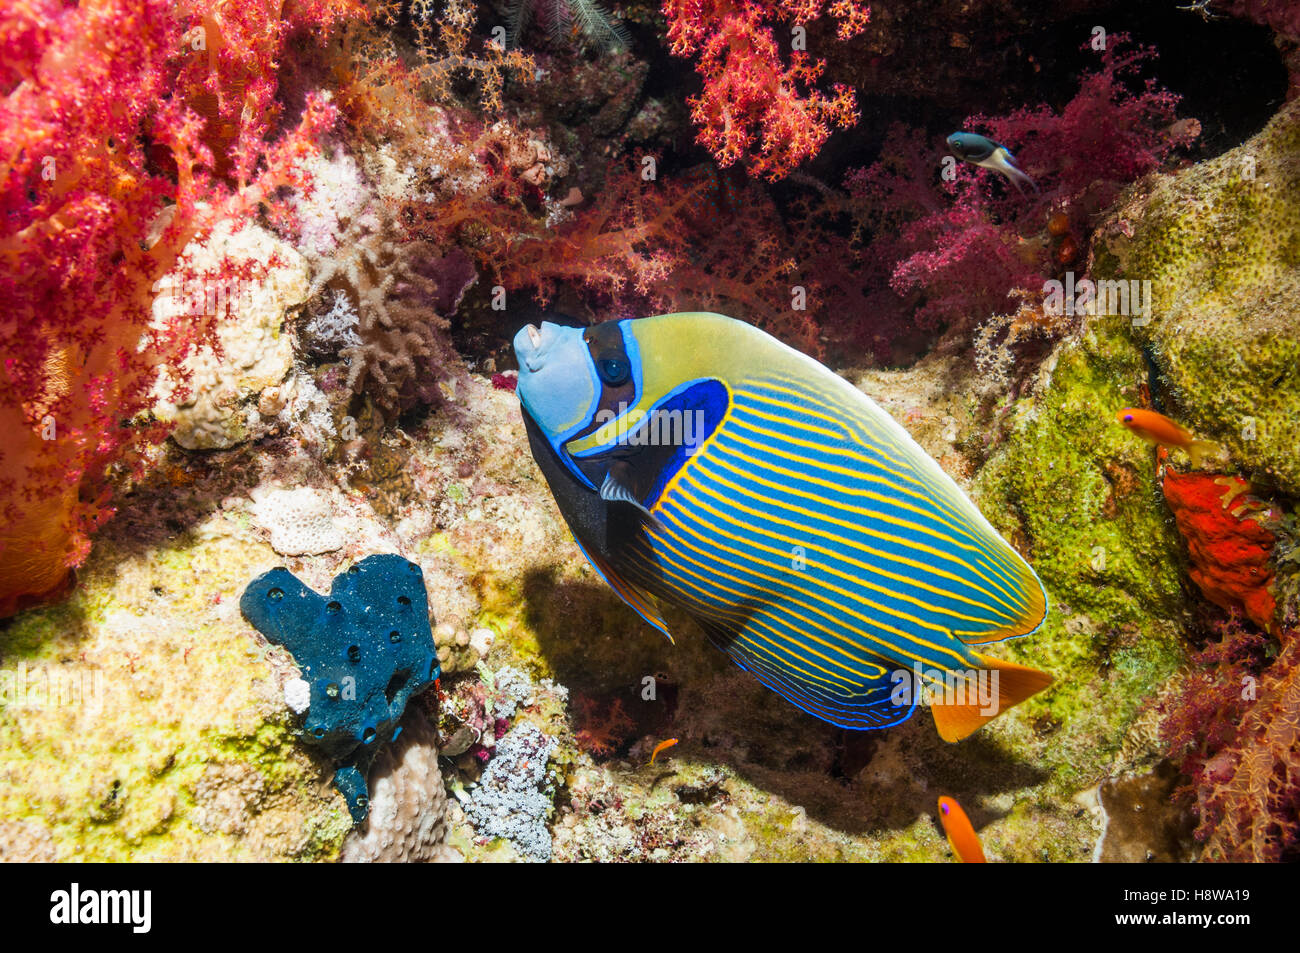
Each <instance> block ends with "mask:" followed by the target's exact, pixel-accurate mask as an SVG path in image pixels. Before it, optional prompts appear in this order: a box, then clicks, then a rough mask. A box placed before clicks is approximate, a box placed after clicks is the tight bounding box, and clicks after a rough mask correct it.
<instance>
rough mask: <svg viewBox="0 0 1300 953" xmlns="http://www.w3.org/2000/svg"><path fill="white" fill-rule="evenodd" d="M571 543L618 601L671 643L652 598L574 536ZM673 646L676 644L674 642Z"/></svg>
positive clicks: (670, 637) (670, 635) (661, 616)
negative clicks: (612, 591)
mask: <svg viewBox="0 0 1300 953" xmlns="http://www.w3.org/2000/svg"><path fill="white" fill-rule="evenodd" d="M573 541H574V542H575V543H577V544H578V548H579V549H580V550H582V555H584V556H586V557H587V562H589V563H591V565H592V567H593V568H594V569H595V570H596V572H598V573H600V577H601V578H602V579H604V580H605V582H607V583H609V588H611V589H613V590H614V592H616V593H617V594H618V597H619V598H620V599H622V600H623V601H624V602H626V603H627V604H628V605H629V606H631V607H632V608H633V609H634V610H635V611H636V614H637V615H639V616H640V617H641V618H643V619H645V620H646V621H647V622H649V623H650V624H651V625H652V626H654V627H655V628H656V629H658V630H659V631H660V632H662V633H663V634H664V635H665V636H667V637H668V641H669V642H673V641H674V640H673V635H672V633H671V632H669V631H668V623H667V622H665V621H664V617H663V614H662V613H661V612H660V611H659V607H658V606H657V605H656V604H655V598H654V596H652V595H651V594H650V593H649V592H647V591H646V590H645V589H643V588H641V587H640V586H638V585H637V584H636V583H634V582H631V581H629V580H627V579H625V578H624V577H623V576H621V575H620V574H619V573H618V571H617V570H616V569H614V567H613V566H611V565H610V564H609V563H608V562H607V561H606V560H605V559H603V558H602V557H600V556H598V555H596V554H595V553H593V552H591V551H589V550H588V549H587V548H586V547H585V546H583V545H582V543H581V542H579V541H578V538H577V537H576V536H575V537H574V540H573ZM674 644H676V643H675V642H674Z"/></svg>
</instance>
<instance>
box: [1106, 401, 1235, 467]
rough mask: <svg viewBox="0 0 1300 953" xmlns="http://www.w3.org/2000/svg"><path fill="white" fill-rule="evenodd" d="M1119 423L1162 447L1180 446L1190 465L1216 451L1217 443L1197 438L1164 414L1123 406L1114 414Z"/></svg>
mask: <svg viewBox="0 0 1300 953" xmlns="http://www.w3.org/2000/svg"><path fill="white" fill-rule="evenodd" d="M1115 419H1117V420H1118V421H1119V422H1120V423H1121V424H1123V425H1124V426H1125V427H1127V428H1128V429H1129V430H1131V431H1133V432H1134V433H1135V434H1137V435H1138V436H1139V437H1141V438H1142V439H1143V440H1146V441H1148V442H1150V443H1155V444H1159V445H1160V446H1162V447H1181V448H1182V449H1184V450H1186V451H1187V454H1188V456H1190V457H1191V458H1192V466H1193V467H1199V466H1200V465H1201V457H1202V456H1204V455H1205V454H1207V453H1218V452H1219V445H1218V444H1217V443H1215V442H1213V441H1212V440H1197V439H1195V438H1194V437H1193V436H1192V435H1191V434H1190V433H1188V432H1187V431H1186V430H1184V429H1183V428H1182V427H1180V426H1178V424H1176V423H1174V422H1173V421H1172V420H1170V419H1169V418H1168V417H1166V416H1165V415H1164V414H1158V413H1156V412H1155V411H1154V410H1143V409H1142V408H1140V407H1125V408H1124V409H1123V410H1121V411H1120V412H1119V413H1118V414H1116V415H1115Z"/></svg>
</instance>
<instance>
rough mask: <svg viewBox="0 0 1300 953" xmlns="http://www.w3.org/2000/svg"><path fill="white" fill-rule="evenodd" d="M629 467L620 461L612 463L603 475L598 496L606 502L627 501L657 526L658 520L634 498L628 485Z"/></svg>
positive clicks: (651, 523)
mask: <svg viewBox="0 0 1300 953" xmlns="http://www.w3.org/2000/svg"><path fill="white" fill-rule="evenodd" d="M631 469H632V468H631V467H630V466H629V465H628V464H627V463H624V462H622V461H618V462H616V463H614V464H613V465H612V466H611V467H610V468H609V472H608V473H607V474H606V475H605V482H604V483H602V484H601V485H600V498H601V499H602V500H605V501H606V502H607V503H629V504H631V505H632V506H635V507H636V508H637V509H638V510H640V511H641V513H642V515H643V516H645V518H646V519H647V520H648V521H649V522H650V525H652V526H655V527H659V526H660V523H659V520H658V519H657V518H656V517H655V515H654V514H653V513H651V512H650V511H649V510H648V509H646V508H645V506H644V504H642V502H641V501H640V500H638V499H637V498H636V494H635V493H634V492H633V491H632V488H631V487H630V486H629V485H628V483H629V482H630V481H629V477H630V475H631Z"/></svg>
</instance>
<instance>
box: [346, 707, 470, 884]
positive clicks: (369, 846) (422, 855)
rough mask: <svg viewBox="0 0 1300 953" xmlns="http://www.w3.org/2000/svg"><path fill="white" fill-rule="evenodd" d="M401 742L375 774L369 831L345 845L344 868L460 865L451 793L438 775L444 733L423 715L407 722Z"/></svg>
mask: <svg viewBox="0 0 1300 953" xmlns="http://www.w3.org/2000/svg"><path fill="white" fill-rule="evenodd" d="M402 729H403V730H402V734H401V736H400V737H399V738H398V739H397V740H396V741H395V742H393V743H392V744H391V745H388V746H386V747H385V748H384V750H383V751H381V752H380V753H379V755H378V756H377V757H376V758H375V760H374V763H373V765H372V767H371V770H370V817H369V818H368V820H367V822H366V828H365V831H364V832H362V831H360V830H358V831H354V832H353V833H352V834H351V835H349V836H348V839H347V840H346V841H345V842H344V844H343V851H342V853H341V854H340V856H339V859H340V860H341V861H343V862H344V863H374V862H380V863H417V862H434V863H438V862H441V863H454V862H456V861H459V860H461V859H462V858H461V856H460V854H459V853H457V852H456V850H455V849H454V848H452V847H448V846H447V844H446V843H444V841H445V840H446V837H447V789H446V787H445V786H444V784H443V782H442V774H441V773H440V772H439V770H438V733H437V732H436V731H435V730H434V729H433V726H431V725H430V724H429V722H428V721H427V720H426V719H425V717H424V715H422V714H421V713H420V712H419V711H417V710H415V709H412V710H411V711H409V712H407V714H406V716H405V717H404V718H403V719H402Z"/></svg>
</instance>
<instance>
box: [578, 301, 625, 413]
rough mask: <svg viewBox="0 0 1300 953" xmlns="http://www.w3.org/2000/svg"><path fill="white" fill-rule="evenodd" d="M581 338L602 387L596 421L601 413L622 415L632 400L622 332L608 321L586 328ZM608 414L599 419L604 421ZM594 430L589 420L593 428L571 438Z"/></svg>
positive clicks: (617, 325) (616, 323) (614, 323)
mask: <svg viewBox="0 0 1300 953" xmlns="http://www.w3.org/2000/svg"><path fill="white" fill-rule="evenodd" d="M582 338H583V340H584V341H586V342H587V351H588V353H590V354H591V361H592V364H593V365H595V368H596V374H597V376H599V377H600V382H601V384H602V385H603V387H602V389H601V394H600V400H599V401H598V402H597V414H596V418H597V419H598V418H600V417H601V416H602V414H601V413H600V412H601V411H607V412H608V414H613V415H617V414H620V413H622V411H623V410H624V409H625V408H626V407H627V406H628V405H630V404H631V403H632V402H633V401H634V400H635V399H636V384H635V382H634V381H633V380H632V361H631V360H630V359H629V358H628V356H627V350H626V349H625V348H624V345H623V331H622V329H621V328H620V327H619V323H618V322H617V321H608V322H606V323H604V324H598V325H596V326H595V327H592V328H588V329H587V330H586V331H585V332H583V335H582ZM608 414H606V415H603V416H605V417H606V419H608ZM597 426H599V424H596V423H595V420H593V425H592V426H591V427H590V428H589V429H588V430H587V431H583V433H580V434H575V436H583V435H585V434H586V433H588V432H590V431H591V430H595V429H596V427H597Z"/></svg>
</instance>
